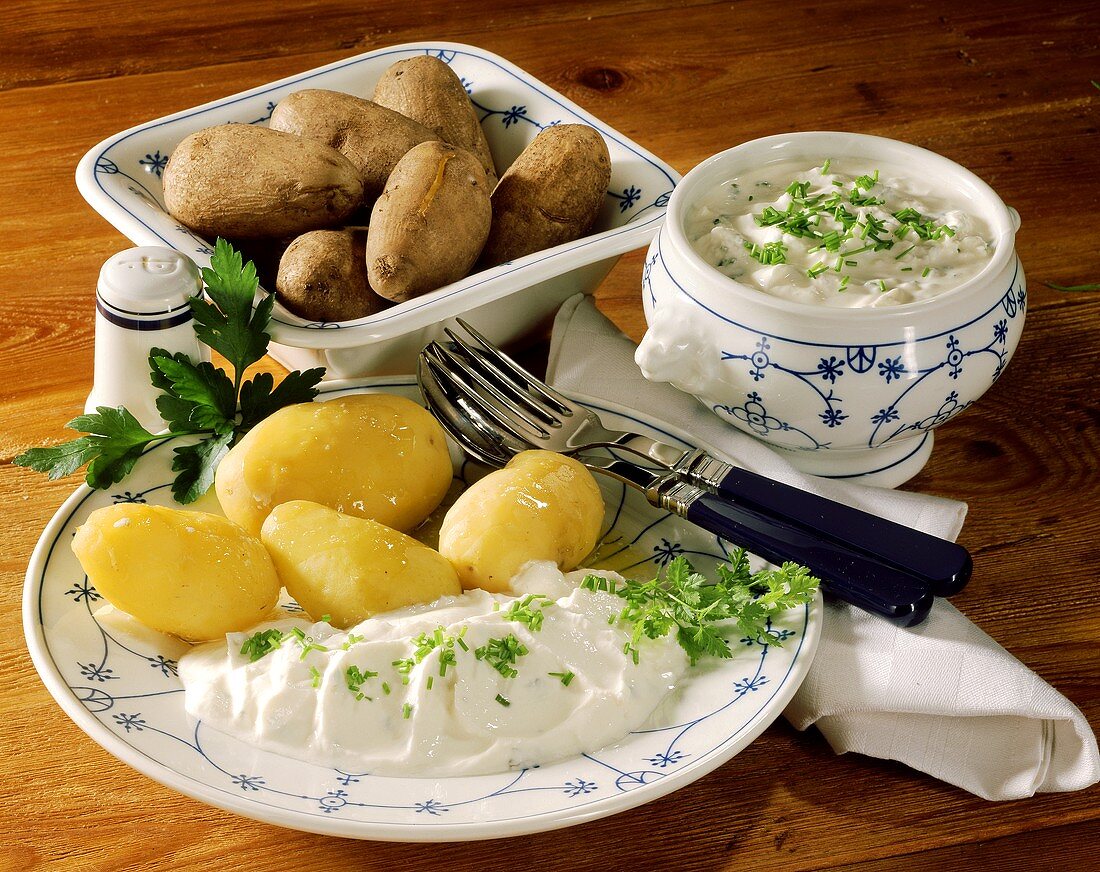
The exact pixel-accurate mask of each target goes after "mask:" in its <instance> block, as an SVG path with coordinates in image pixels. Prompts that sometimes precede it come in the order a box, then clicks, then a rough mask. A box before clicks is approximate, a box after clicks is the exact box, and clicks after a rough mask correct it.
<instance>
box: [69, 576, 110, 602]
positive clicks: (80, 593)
mask: <svg viewBox="0 0 1100 872" xmlns="http://www.w3.org/2000/svg"><path fill="white" fill-rule="evenodd" d="M65 595H66V596H71V597H72V598H73V602H74V603H78V602H80V601H81V600H87V601H88V602H90V603H94V602H99V600H101V599H103V597H102V595H101V594H100V593H99V591H97V590H96V589H95V588H94V587H93V586H92V583H91V582H90V581H89V580H88V576H86V575H85V576H84V580H83V581H80V582H77V583H76V584H74V585H73V586H72V587H70V588H69V589H68V590H67V591H65Z"/></svg>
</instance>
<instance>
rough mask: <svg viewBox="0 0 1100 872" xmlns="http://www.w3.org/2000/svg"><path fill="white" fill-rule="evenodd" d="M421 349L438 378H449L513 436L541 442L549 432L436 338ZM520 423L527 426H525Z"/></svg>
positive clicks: (456, 387) (451, 382)
mask: <svg viewBox="0 0 1100 872" xmlns="http://www.w3.org/2000/svg"><path fill="white" fill-rule="evenodd" d="M424 351H425V353H426V354H427V355H428V362H429V364H434V365H433V367H432V371H433V373H435V374H436V376H437V377H438V378H440V380H442V381H447V382H449V383H450V384H451V386H452V387H453V389H454V392H455V393H456V394H459V395H461V396H462V397H463V398H464V399H465V400H467V401H468V402H469V403H470V405H472V406H475V407H476V408H477V409H478V410H479V411H481V412H482V413H483V414H485V415H487V416H488V417H490V418H492V419H493V420H494V421H496V423H497V424H499V425H500V426H501V427H503V428H504V429H505V430H506V431H507V432H508V433H510V434H512V435H513V436H514V437H515V438H516V439H519V440H521V441H523V442H541V441H543V440H544V439H546V437H547V436H549V435H550V434H549V433H548V432H547V431H546V430H545V429H543V428H542V427H541V425H539V424H537V422H532V421H530V420H528V419H527V417H526V416H525V415H523V414H522V413H520V412H518V410H516V409H515V407H514V406H512V405H511V404H510V403H509V401H508V399H507V397H504V396H503V395H502V394H501V393H500V392H499V391H498V390H497V389H496V388H494V387H493V386H492V385H490V384H488V383H487V382H486V381H485V379H484V378H483V377H482V376H481V375H480V374H479V373H477V372H474V371H472V370H471V369H470V368H469V367H468V366H466V365H464V363H463V361H462V360H461V359H460V358H458V357H457V356H455V355H454V354H452V353H451V352H450V351H448V350H447V349H446V348H444V347H443V346H442V345H440V344H439V343H438V342H432V343H430V344H429V345H428V346H427V348H425V349H424ZM479 387H480V388H481V389H480V390H479ZM486 394H488V396H487V395H486ZM517 418H518V419H519V420H517ZM523 424H527V425H528V426H527V427H524V426H523Z"/></svg>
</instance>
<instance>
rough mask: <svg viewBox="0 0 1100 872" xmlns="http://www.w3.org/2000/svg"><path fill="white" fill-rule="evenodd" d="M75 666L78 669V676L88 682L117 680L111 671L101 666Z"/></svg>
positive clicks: (82, 664) (80, 664) (91, 664)
mask: <svg viewBox="0 0 1100 872" xmlns="http://www.w3.org/2000/svg"><path fill="white" fill-rule="evenodd" d="M76 665H77V666H79V667H80V674H81V675H83V676H84V677H85V678H87V679H88V680H89V681H111V680H112V679H116V678H118V676H117V675H115V674H114V670H113V669H108V668H107V667H106V666H105V665H103V664H100V665H98V666H97V665H96V664H94V663H77V664H76Z"/></svg>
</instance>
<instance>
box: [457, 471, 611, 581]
mask: <svg viewBox="0 0 1100 872" xmlns="http://www.w3.org/2000/svg"><path fill="white" fill-rule="evenodd" d="M603 514H604V506H603V498H602V497H601V496H600V488H599V485H597V484H596V480H595V479H594V478H592V473H590V472H589V471H588V470H587V469H585V468H584V466H582V465H581V464H580V463H578V462H577V461H576V460H574V459H573V458H571V457H565V456H563V455H561V454H555V453H554V452H552V451H523V452H521V453H519V454H517V455H516V456H515V457H513V458H512V460H511V461H510V462H509V464H508V465H507V466H506V467H504V469H500V470H497V471H496V472H493V473H490V474H489V475H487V476H485V478H483V479H481V481H478V482H476V483H474V484H473V485H471V486H470V488H469V489H468V490H466V492H465V493H463V494H462V496H460V497H459V498H458V500H457V502H455V504H454V505H453V506H451V510H450V511H449V512H447V516H446V517H445V518H444V519H443V526H442V528H441V529H440V531H439V553H440V554H442V555H443V556H444V557H446V558H447V559H448V560H450V561H451V563H452V564H453V565H454V568H455V569H456V570H457V571H458V577H459V579H460V580H461V581H462V586H463V587H464V588H466V589H467V590H469V589H471V588H475V587H480V588H484V589H485V590H489V591H493V592H496V593H503V592H507V591H508V590H509V582H510V581H511V579H512V576H514V575H515V574H516V572H517V571H518V570H519V568H520V567H521V566H523V564H525V563H527V562H528V561H529V560H553V561H554V562H555V563H557V565H558V568H559V569H561V570H563V571H568V570H570V569H576V568H577V566H578V565H579V564H580V562H581V561H582V560H583V559H584V558H585V557H586V556H587V555H588V554H589V553H590V552H591V551H592V549H593V548H595V547H596V541H597V540H598V539H599V535H600V525H601V524H602V523H603Z"/></svg>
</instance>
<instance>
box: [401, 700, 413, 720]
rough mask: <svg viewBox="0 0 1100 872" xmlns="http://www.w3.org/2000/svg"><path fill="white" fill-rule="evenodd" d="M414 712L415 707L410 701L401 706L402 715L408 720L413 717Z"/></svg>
mask: <svg viewBox="0 0 1100 872" xmlns="http://www.w3.org/2000/svg"><path fill="white" fill-rule="evenodd" d="M412 713H413V707H412V705H411V704H410V703H405V704H404V705H403V706H401V716H402V717H403V718H404V719H405V720H408V719H409V718H411V717H412Z"/></svg>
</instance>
